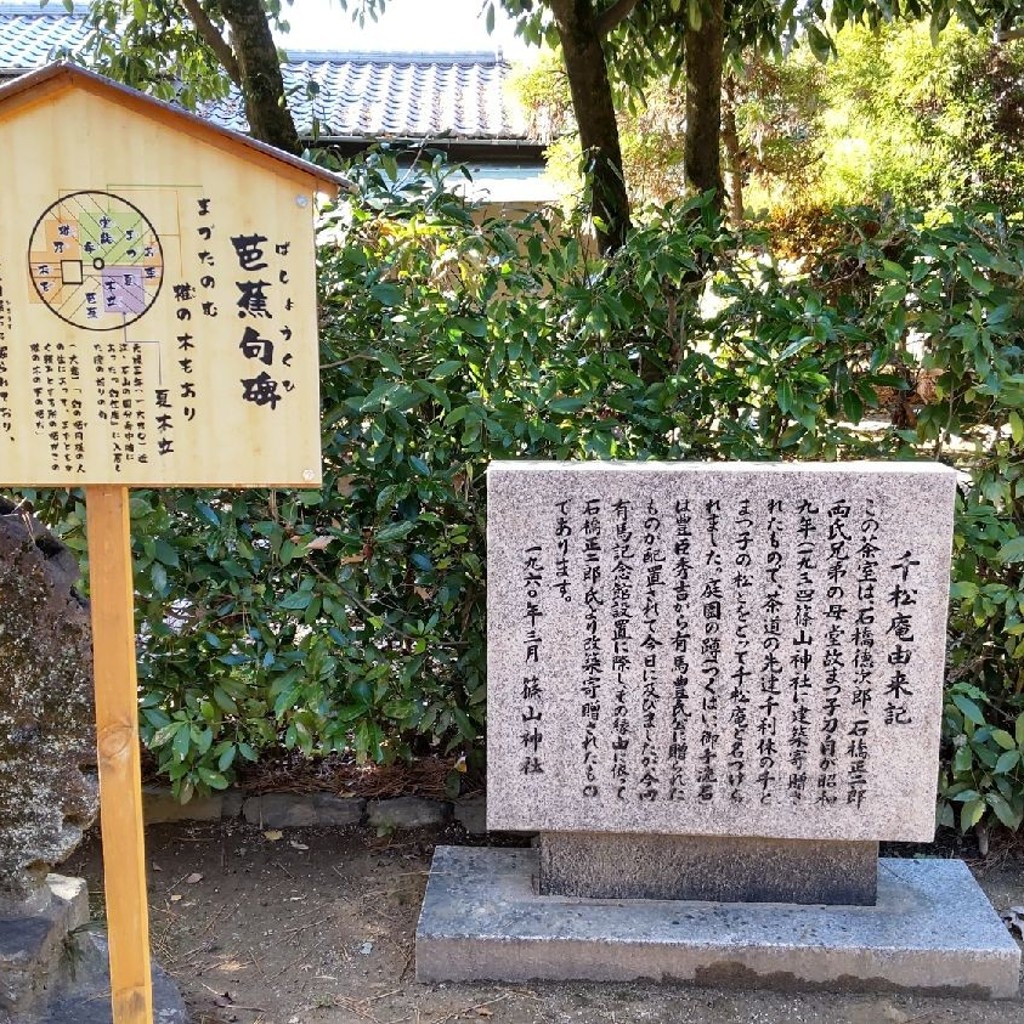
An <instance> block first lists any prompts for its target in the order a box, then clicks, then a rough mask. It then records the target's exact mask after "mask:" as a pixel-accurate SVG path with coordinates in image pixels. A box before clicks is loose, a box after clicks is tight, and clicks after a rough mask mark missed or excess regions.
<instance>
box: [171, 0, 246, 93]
mask: <svg viewBox="0 0 1024 1024" xmlns="http://www.w3.org/2000/svg"><path fill="white" fill-rule="evenodd" d="M181 4H182V6H183V7H184V8H185V10H186V11H188V16H189V17H190V18H191V19H192V21H193V23H194V24H195V26H196V28H197V29H198V31H199V34H200V35H201V36H202V37H203V39H204V40H205V41H206V44H207V45H208V46H209V47H210V49H211V50H213V52H214V53H215V54H216V55H217V59H218V60H219V61H220V62H221V64H223V65H224V70H225V71H226V72H227V73H228V77H229V78H230V79H231V81H232V82H234V83H235V85H237V86H238V87H239V88H241V87H242V74H241V72H240V71H239V69H238V61H237V60H236V59H235V51H234V50H232V49H231V47H230V45H228V41H227V40H226V39H225V38H224V37H223V36H222V35H221V34H220V30H219V29H218V28H217V26H216V25H214V23H213V22H212V21H211V20H210V16H209V15H208V14H207V13H206V11H204V10H203V8H202V6H201V5H200V3H199V0H181Z"/></svg>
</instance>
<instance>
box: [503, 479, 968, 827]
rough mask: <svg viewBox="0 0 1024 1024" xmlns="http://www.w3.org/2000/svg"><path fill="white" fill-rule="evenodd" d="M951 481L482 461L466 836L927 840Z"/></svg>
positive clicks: (933, 777) (931, 807) (938, 707)
mask: <svg viewBox="0 0 1024 1024" xmlns="http://www.w3.org/2000/svg"><path fill="white" fill-rule="evenodd" d="M955 482H956V476H955V473H954V472H953V471H952V470H950V469H948V468H946V467H943V466H939V465H937V464H923V463H917V464H909V463H896V464H883V463H851V464H806V463H805V464H799V465H797V464H785V465H784V464H749V463H748V464H743V463H736V464H721V465H719V464H715V465H709V464H686V463H675V464H657V463H638V464H614V463H578V464H565V463H527V462H524V463H501V462H499V463H494V464H492V466H491V468H490V471H489V474H488V580H489V586H488V809H487V823H488V827H489V828H491V829H510V830H517V829H518V830H525V831H542V832H559V831H569V832H602V831H603V832H618V833H622V832H638V833H639V832H659V833H666V834H677V835H715V836H730V835H736V836H761V837H767V838H777V839H814V838H823V839H829V840H853V841H856V840H866V841H876V840H880V839H890V840H911V841H928V840H931V839H932V838H933V835H934V805H935V787H936V770H935V766H936V764H937V760H938V743H939V724H940V716H941V694H942V675H943V661H944V652H945V639H946V638H945V625H946V609H947V603H948V585H949V556H950V546H951V538H952V513H953V497H954V492H955Z"/></svg>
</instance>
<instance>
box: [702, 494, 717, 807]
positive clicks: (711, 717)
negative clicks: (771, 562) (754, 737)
mask: <svg viewBox="0 0 1024 1024" xmlns="http://www.w3.org/2000/svg"><path fill="white" fill-rule="evenodd" d="M721 522H722V502H721V501H720V500H718V499H714V500H711V501H706V502H705V503H704V525H705V528H706V530H707V554H706V555H705V568H706V570H707V578H706V581H705V583H704V589H703V591H702V592H701V617H702V620H703V623H704V630H703V632H704V635H703V636H702V637H701V642H700V654H701V662H700V673H701V676H702V687H701V701H700V753H699V755H698V760H699V762H700V763H699V766H698V768H697V799H698V800H701V801H702V802H704V803H707V802H709V801H711V800H713V799H714V796H715V786H716V784H717V783H718V774H717V771H718V768H717V765H718V750H717V747H718V741H719V739H720V738H721V733H720V732H719V720H718V687H719V680H720V677H721V675H722V601H723V598H722V551H721V535H720V530H721Z"/></svg>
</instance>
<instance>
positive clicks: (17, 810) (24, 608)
mask: <svg viewBox="0 0 1024 1024" xmlns="http://www.w3.org/2000/svg"><path fill="white" fill-rule="evenodd" d="M77 576H78V566H77V564H76V562H75V559H74V556H73V555H72V554H71V553H70V552H69V551H68V550H67V549H66V548H65V547H63V545H61V544H60V543H59V542H58V541H57V539H56V538H55V537H53V536H52V535H51V534H50V533H48V532H47V531H46V530H45V529H44V528H43V527H42V526H41V525H40V524H39V523H38V522H37V521H35V520H34V519H32V518H31V517H30V516H27V515H25V514H23V513H22V512H20V511H18V510H17V509H16V508H15V507H14V506H13V505H12V504H11V503H10V502H8V501H6V500H5V499H2V498H0V690H2V699H0V903H7V904H8V905H10V906H14V905H15V904H17V903H19V902H20V901H22V900H24V899H25V898H26V897H27V896H28V895H29V894H30V893H31V892H33V891H39V890H40V888H41V887H42V885H43V882H44V879H45V877H46V874H47V871H48V870H49V867H50V865H53V864H59V863H60V862H61V861H63V860H64V859H65V858H66V857H67V856H68V855H69V854H70V853H71V852H72V851H73V850H74V849H75V847H76V846H77V845H78V843H79V842H80V840H81V838H82V831H83V829H85V828H87V827H88V826H89V824H91V822H92V821H93V819H94V818H95V815H96V806H97V790H96V782H95V776H94V774H93V773H92V768H93V766H94V765H95V762H96V751H95V727H94V725H93V703H92V650H91V633H90V629H89V614H88V609H87V606H86V604H85V603H84V602H83V600H82V599H81V598H80V597H79V595H78V594H77V593H76V591H75V590H74V583H75V580H76V579H77Z"/></svg>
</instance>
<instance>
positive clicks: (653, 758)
mask: <svg viewBox="0 0 1024 1024" xmlns="http://www.w3.org/2000/svg"><path fill="white" fill-rule="evenodd" d="M640 550H641V554H640V561H641V566H642V570H643V576H642V584H643V591H642V596H641V608H640V619H641V622H642V627H641V628H642V631H643V636H642V637H641V640H640V651H641V652H642V655H641V656H642V659H643V661H642V663H643V675H642V677H641V695H640V700H641V707H640V725H641V729H642V730H643V738H642V739H641V742H640V780H639V783H638V785H639V789H638V793H639V797H640V799H641V800H657V798H658V793H659V791H660V785H661V781H660V779H659V777H658V763H659V760H660V758H659V756H658V747H657V744H656V743H655V739H654V733H655V729H656V727H657V719H658V705H659V704H660V703H661V694H660V693H659V692H658V676H659V671H660V667H661V660H660V658H659V652H658V648H659V647H661V646H662V641H661V640H659V639H658V623H659V620H660V618H661V595H660V593H659V591H661V590H662V589H664V587H665V583H666V581H665V576H664V572H665V549H664V546H663V541H662V522H661V514H660V513H659V511H658V506H657V505H656V504H655V503H654V500H653V499H649V500H648V502H647V507H646V509H645V510H644V519H643V536H642V540H641V549H640Z"/></svg>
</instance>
